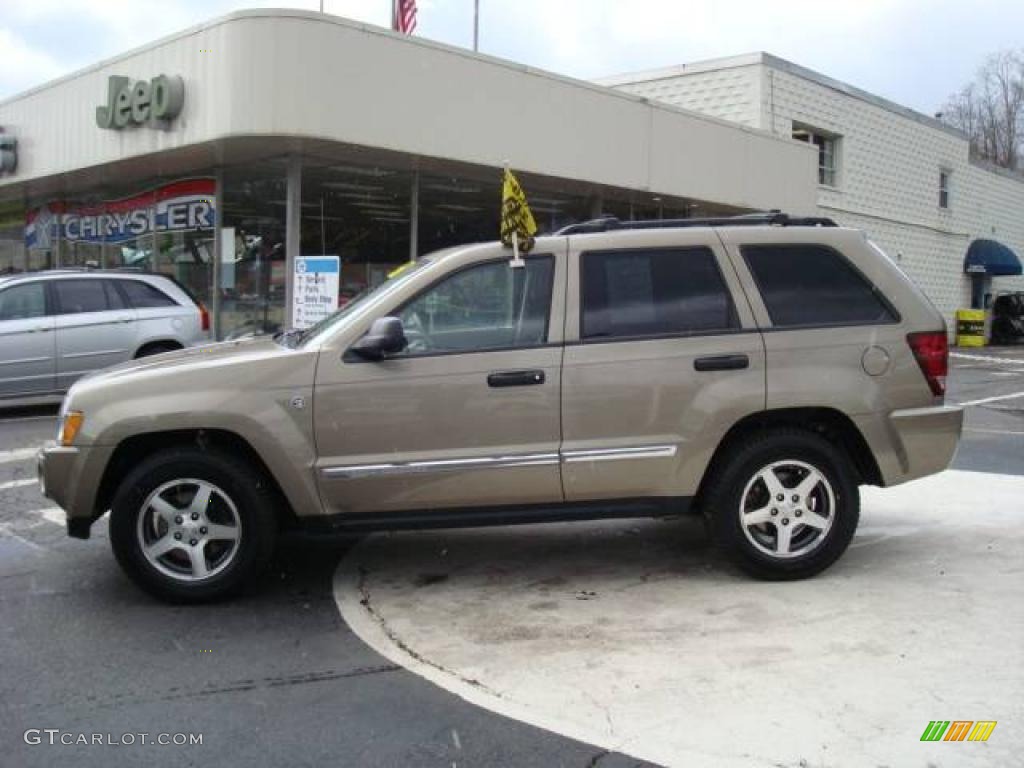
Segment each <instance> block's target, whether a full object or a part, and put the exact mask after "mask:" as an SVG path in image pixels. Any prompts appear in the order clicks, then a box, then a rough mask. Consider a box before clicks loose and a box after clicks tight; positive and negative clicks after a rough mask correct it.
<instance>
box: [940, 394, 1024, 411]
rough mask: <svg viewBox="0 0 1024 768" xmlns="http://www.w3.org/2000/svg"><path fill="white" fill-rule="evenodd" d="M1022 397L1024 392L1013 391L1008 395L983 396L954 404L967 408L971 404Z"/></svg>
mask: <svg viewBox="0 0 1024 768" xmlns="http://www.w3.org/2000/svg"><path fill="white" fill-rule="evenodd" d="M1021 397H1024V392H1014V393H1012V394H1009V395H994V396H993V397H983V398H981V399H979V400H968V401H967V402H965V403H956V405H959V406H961V407H962V408H967V407H969V406H972V405H984V404H985V403H998V402H999V401H1001V400H1016V399H1018V398H1021Z"/></svg>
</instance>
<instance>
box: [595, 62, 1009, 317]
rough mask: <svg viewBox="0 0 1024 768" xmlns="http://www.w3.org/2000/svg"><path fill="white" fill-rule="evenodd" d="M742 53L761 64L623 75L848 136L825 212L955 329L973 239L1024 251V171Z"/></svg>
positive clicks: (1000, 283)
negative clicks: (974, 156)
mask: <svg viewBox="0 0 1024 768" xmlns="http://www.w3.org/2000/svg"><path fill="white" fill-rule="evenodd" d="M744 58H745V59H746V60H747V61H749V62H753V63H747V64H745V65H743V66H736V64H735V62H729V63H726V62H723V65H722V68H720V69H715V68H713V67H712V68H709V66H708V65H701V66H698V67H697V68H696V71H694V72H692V73H686V72H685V71H684V70H682V69H677V70H674V71H672V72H671V73H669V72H666V71H662V72H656V73H650V74H649V75H642V74H641V75H637V76H636V78H635V80H634V82H631V83H627V82H623V80H625V78H616V82H615V85H616V86H617V87H619V88H623V89H625V90H628V91H629V92H631V93H635V94H639V95H643V96H647V97H650V98H658V99H664V100H666V101H668V102H669V103H671V104H674V105H676V106H681V107H686V108H688V109H694V110H697V111H701V112H705V113H707V114H710V115H714V116H716V117H722V118H726V119H731V120H735V121H736V122H739V123H742V124H744V125H748V126H752V127H755V128H763V129H765V130H768V131H771V132H773V133H776V134H777V135H780V136H788V135H790V134H791V131H792V127H793V123H794V122H797V123H801V124H805V125H809V126H812V127H815V128H819V129H822V130H824V131H826V132H829V133H833V134H838V135H839V136H841V137H842V138H841V146H840V149H839V161H838V165H839V179H838V183H837V187H836V188H830V187H825V186H819V187H818V206H819V210H820V212H821V214H822V215H824V216H830V217H832V218H834V219H835V220H836V221H837V222H839V223H840V224H842V225H845V226H852V227H857V228H860V229H864V230H865V231H867V232H868V234H869V235H870V236H871V238H872V239H874V240H875V241H876V242H877V243H878V244H879V245H880V246H882V247H883V248H884V249H885V250H886V251H887V252H889V253H890V254H891V255H892V256H893V257H895V258H897V259H898V260H899V262H900V264H901V266H902V267H903V268H904V269H905V270H906V272H907V273H908V274H909V275H910V276H911V277H912V278H913V279H914V280H915V281H916V282H917V283H918V284H919V285H920V286H921V287H922V288H923V289H924V290H925V291H926V292H927V294H928V295H929V297H930V298H931V299H932V301H933V302H934V303H935V305H936V306H937V307H938V308H939V310H940V311H941V312H942V313H943V315H944V316H945V317H946V318H947V322H948V323H949V325H950V328H951V329H952V326H953V322H952V318H953V312H954V311H955V310H956V309H957V308H958V307H965V306H970V281H969V279H968V278H967V276H966V275H964V274H963V259H964V254H965V252H966V250H967V246H968V245H969V243H970V242H971V241H972V240H974V239H975V238H979V237H984V238H990V239H994V240H998V241H1000V242H1002V243H1004V244H1006V245H1008V246H1009V247H1010V248H1012V249H1013V250H1014V251H1015V252H1016V253H1017V254H1018V256H1020V257H1022V258H1024V180H1021V179H1019V178H1011V177H1009V176H1008V175H1006V174H1001V173H998V172H995V171H991V170H989V169H987V168H982V167H979V166H977V165H975V164H972V163H971V162H970V161H969V159H968V147H967V142H966V140H964V139H963V138H962V137H960V136H958V135H954V134H952V133H950V132H949V131H946V130H943V129H942V128H939V127H936V126H932V125H928V124H927V121H925V122H921V121H918V120H915V119H913V118H912V117H910V116H908V115H906V114H904V113H902V112H901V111H899V110H898V109H891V108H887V107H886V106H884V105H882V104H876V103H875V102H874V101H873V100H870V99H865V98H859V97H858V96H857V95H856V94H854V93H850V92H846V91H844V90H841V89H838V88H836V87H830V86H829V85H828V84H825V83H822V82H818V81H817V80H815V79H811V78H808V77H805V76H802V75H801V74H800V73H799V71H789V70H788V69H787V68H785V66H784V65H783V66H782V68H779V67H776V66H772V64H771V57H766V58H764V59H763V58H762V57H761V56H760V55H755V56H752V57H744ZM752 73H755V74H753V75H752ZM751 80H755V81H756V82H753V83H752V82H751ZM940 169H947V170H949V171H951V174H952V175H951V194H950V207H949V210H944V209H942V208H940V207H939V172H940ZM993 289H994V290H1022V289H1024V278H1006V277H1003V278H996V279H995V280H994V281H993Z"/></svg>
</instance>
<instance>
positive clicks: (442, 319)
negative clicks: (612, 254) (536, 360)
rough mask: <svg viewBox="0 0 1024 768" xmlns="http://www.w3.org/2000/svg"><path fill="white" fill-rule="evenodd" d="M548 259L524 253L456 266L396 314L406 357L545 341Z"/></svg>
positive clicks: (550, 265)
mask: <svg viewBox="0 0 1024 768" xmlns="http://www.w3.org/2000/svg"><path fill="white" fill-rule="evenodd" d="M553 276H554V259H552V258H551V256H530V257H528V258H527V259H526V266H524V267H512V266H510V265H509V261H508V260H507V259H502V260H501V261H492V262H486V263H484V264H478V265H476V266H473V267H469V268H468V269H463V270H459V271H458V272H456V273H454V274H452V275H450V276H449V277H447V278H445V279H444V280H442V281H441V282H440V283H437V284H436V285H434V286H432V287H430V288H428V289H427V290H425V291H424V292H423V293H421V294H420V295H419V296H417V297H416V298H415V299H413V300H412V301H411V302H409V303H408V304H406V305H405V307H403V308H402V309H401V311H400V312H399V313H398V314H399V317H401V318H402V325H403V326H404V328H405V335H406V338H407V339H408V341H409V346H408V349H407V351H406V354H407V355H426V354H437V353H444V352H476V351H482V350H487V349H512V348H516V347H531V346H537V345H539V344H543V343H545V342H546V341H547V334H548V315H549V313H550V310H551V283H552V278H553Z"/></svg>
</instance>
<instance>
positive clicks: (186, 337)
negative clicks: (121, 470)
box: [0, 270, 210, 407]
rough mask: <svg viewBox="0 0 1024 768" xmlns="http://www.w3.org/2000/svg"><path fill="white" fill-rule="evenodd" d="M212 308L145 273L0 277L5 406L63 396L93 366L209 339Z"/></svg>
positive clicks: (0, 386) (0, 400)
mask: <svg viewBox="0 0 1024 768" xmlns="http://www.w3.org/2000/svg"><path fill="white" fill-rule="evenodd" d="M209 335H210V317H209V314H208V313H207V311H206V308H205V307H204V306H203V305H202V304H201V303H200V302H198V301H196V300H195V299H194V298H193V297H192V296H190V295H189V294H188V293H187V292H186V290H185V289H184V288H182V287H181V286H180V285H179V284H177V283H176V282H175V281H174V280H172V279H171V278H169V277H166V276H164V275H158V274H149V273H144V272H117V271H98V270H94V271H86V270H52V271H46V272H30V273H25V274H19V275H9V276H5V277H0V407H3V406H10V405H24V404H29V403H34V402H46V401H48V400H51V399H53V400H58V399H59V398H60V396H61V394H62V393H64V392H66V391H67V390H68V388H69V387H70V386H71V384H72V383H74V381H75V380H76V379H78V378H79V377H81V376H83V375H84V374H86V373H89V372H91V371H95V370H99V369H101V368H106V367H108V366H110V365H114V364H116V363H121V362H124V361H126V360H131V359H133V358H137V357H144V356H147V355H153V354H158V353H160V352H169V351H172V350H175V349H181V348H183V347H187V346H193V345H195V344H198V343H201V342H205V341H207V340H209Z"/></svg>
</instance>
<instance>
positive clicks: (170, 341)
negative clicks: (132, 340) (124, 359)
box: [132, 338, 185, 360]
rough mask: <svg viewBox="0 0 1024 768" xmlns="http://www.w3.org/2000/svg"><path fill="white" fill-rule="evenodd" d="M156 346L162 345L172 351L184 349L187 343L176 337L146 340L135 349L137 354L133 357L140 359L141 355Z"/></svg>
mask: <svg viewBox="0 0 1024 768" xmlns="http://www.w3.org/2000/svg"><path fill="white" fill-rule="evenodd" d="M154 347H162V348H164V349H166V350H167V351H169V352H170V351H176V350H179V349H184V348H185V345H184V344H182V343H181V342H180V341H178V339H175V338H166V339H150V340H148V341H146V342H145V343H144V344H140V345H139V347H138V349H136V350H135V354H134V355H132V358H133V359H135V360H138V359H139V358H140V357H143V356H144V355H145V354H146V353H147V352H148V351H149V350H152V349H153V348H154Z"/></svg>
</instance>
